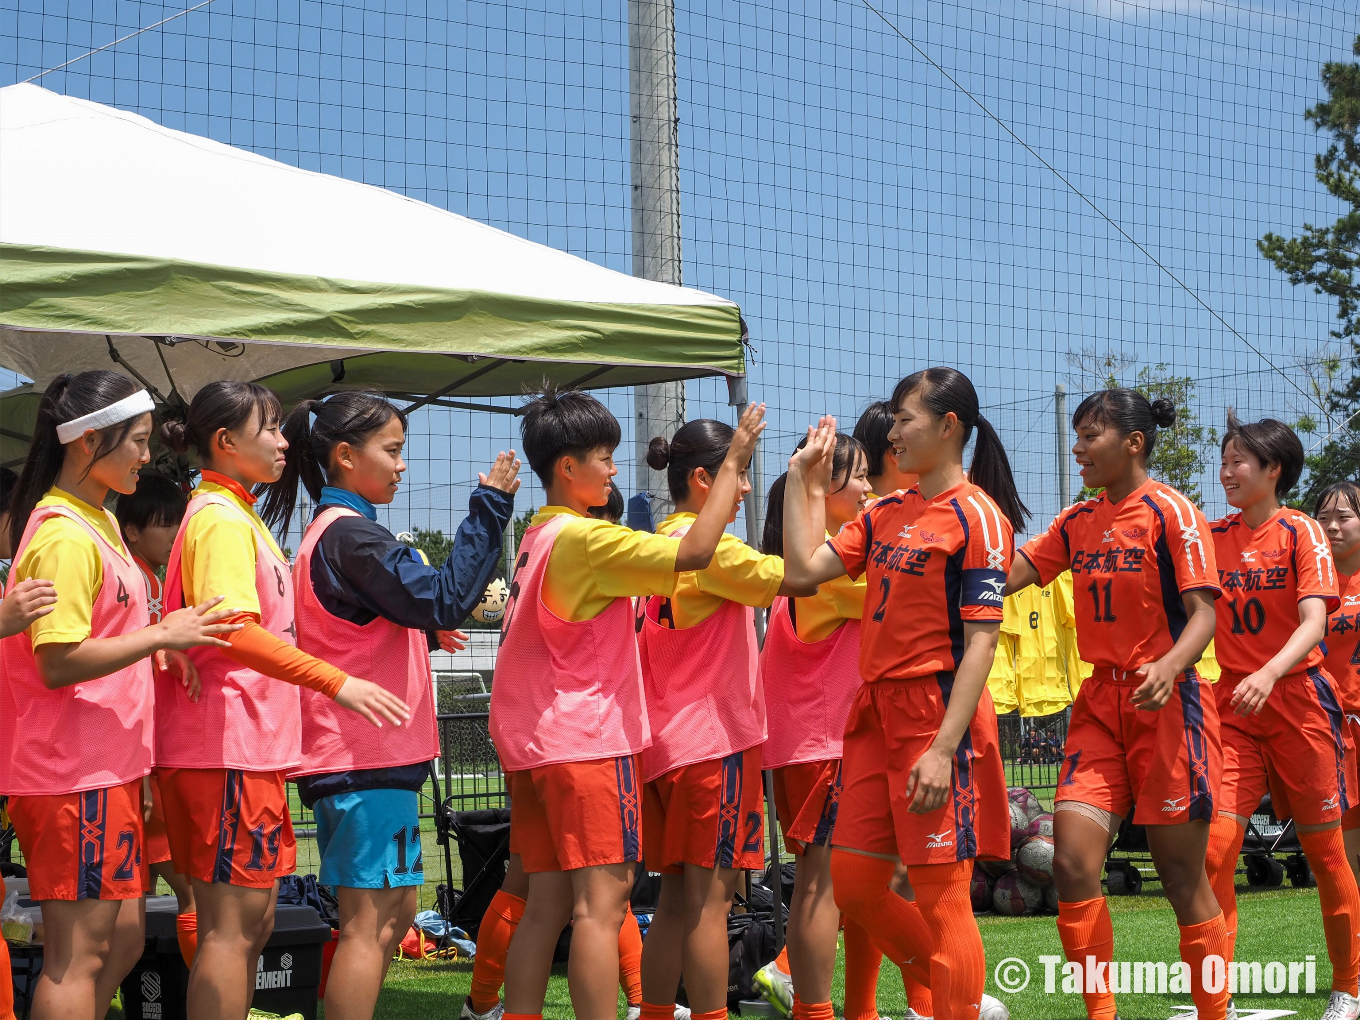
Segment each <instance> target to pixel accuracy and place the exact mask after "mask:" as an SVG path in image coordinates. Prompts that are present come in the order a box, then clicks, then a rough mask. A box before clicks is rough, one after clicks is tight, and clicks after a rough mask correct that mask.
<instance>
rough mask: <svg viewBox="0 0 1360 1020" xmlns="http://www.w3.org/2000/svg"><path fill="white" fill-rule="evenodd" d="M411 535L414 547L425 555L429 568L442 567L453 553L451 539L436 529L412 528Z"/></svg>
mask: <svg viewBox="0 0 1360 1020" xmlns="http://www.w3.org/2000/svg"><path fill="white" fill-rule="evenodd" d="M411 535H412V537H414V538H415V547H416V548H417V549H419V550H420V551H421V552H423V553H424V554H425V558H426V559H427V560H429V561H430V564H431V566H435V567H442V566H443V565H444V561H445V560H446V559H448V558H449V553H451V552H453V539H451V538H450V537H449V536H448V535H446V534H444V533H443V532H442V531H440V530H439V529H438V528H413V529H412V530H411Z"/></svg>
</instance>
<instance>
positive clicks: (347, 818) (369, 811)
mask: <svg viewBox="0 0 1360 1020" xmlns="http://www.w3.org/2000/svg"><path fill="white" fill-rule="evenodd" d="M313 811H314V813H315V815H316V842H317V847H318V849H319V850H320V851H321V872H320V875H319V876H318V877H319V879H320V881H321V884H322V885H340V886H344V887H345V888H347V889H391V888H395V887H397V886H409V885H423V884H424V883H425V865H424V861H423V860H422V858H421V853H420V798H419V795H418V794H417V793H416V792H415V791H414V790H360V791H359V792H357V793H341V794H337V795H335V796H334V797H322V798H321V799H320V800H319V801H317V802H316V807H315V808H314V809H313Z"/></svg>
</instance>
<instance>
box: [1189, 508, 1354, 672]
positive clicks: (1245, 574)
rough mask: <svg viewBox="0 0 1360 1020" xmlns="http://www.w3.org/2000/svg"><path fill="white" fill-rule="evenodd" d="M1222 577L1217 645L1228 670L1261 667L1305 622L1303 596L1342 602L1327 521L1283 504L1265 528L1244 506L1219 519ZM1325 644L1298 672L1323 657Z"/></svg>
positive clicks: (1329, 606) (1332, 607)
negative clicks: (1245, 514) (1248, 520)
mask: <svg viewBox="0 0 1360 1020" xmlns="http://www.w3.org/2000/svg"><path fill="white" fill-rule="evenodd" d="M1213 536H1214V550H1215V552H1216V553H1217V556H1218V580H1219V585H1220V587H1222V589H1223V598H1221V599H1219V601H1218V604H1217V605H1216V606H1215V607H1214V608H1215V609H1216V610H1217V611H1218V629H1217V630H1216V631H1215V632H1214V645H1215V647H1216V649H1217V651H1218V662H1219V665H1220V666H1222V667H1223V672H1224V673H1225V674H1234V675H1237V676H1247V675H1249V674H1251V673H1255V672H1256V671H1257V670H1258V669H1260V668H1261V667H1262V666H1264V665H1265V664H1266V663H1267V662H1269V661H1270V659H1271V658H1272V657H1273V656H1274V655H1275V653H1276V652H1278V651H1279V650H1280V649H1281V648H1283V647H1284V645H1285V642H1287V641H1288V640H1289V637H1290V635H1291V634H1293V633H1294V631H1295V629H1296V628H1297V627H1298V625H1299V603H1300V602H1302V601H1303V600H1304V599H1313V598H1320V599H1322V600H1323V601H1324V602H1325V604H1326V606H1327V612H1329V613H1331V612H1334V611H1335V610H1336V608H1337V607H1338V606H1339V605H1340V604H1341V599H1340V596H1339V595H1338V594H1337V579H1336V567H1335V566H1334V565H1333V563H1332V550H1331V545H1330V544H1329V543H1328V541H1327V536H1326V535H1325V534H1324V533H1323V531H1322V525H1320V524H1318V522H1317V521H1315V520H1313V519H1312V518H1311V517H1309V516H1308V515H1307V514H1303V513H1300V512H1299V511H1297V510H1292V509H1290V508H1289V507H1280V509H1279V510H1276V511H1275V513H1273V514H1271V515H1270V517H1269V519H1267V520H1266V522H1265V523H1264V524H1262V525H1261V526H1260V527H1259V528H1255V529H1253V528H1249V527H1247V525H1246V524H1244V523H1243V522H1242V515H1241V513H1233V514H1229V515H1228V516H1227V517H1224V518H1223V519H1222V520H1218V521H1215V522H1214V524H1213ZM1324 654H1325V651H1324V649H1323V647H1322V646H1321V645H1317V646H1315V647H1313V648H1312V649H1311V650H1309V652H1308V655H1307V656H1306V657H1305V658H1304V660H1303V661H1302V662H1300V663H1299V664H1298V665H1297V666H1295V667H1294V669H1293V670H1292V671H1291V672H1296V673H1297V672H1302V671H1304V670H1309V669H1313V668H1314V667H1316V666H1320V665H1321V664H1322V659H1323V656H1324Z"/></svg>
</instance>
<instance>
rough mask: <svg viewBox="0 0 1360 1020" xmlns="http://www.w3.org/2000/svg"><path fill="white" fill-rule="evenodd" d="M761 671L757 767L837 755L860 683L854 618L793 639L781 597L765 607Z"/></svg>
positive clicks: (824, 759)
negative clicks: (764, 732)
mask: <svg viewBox="0 0 1360 1020" xmlns="http://www.w3.org/2000/svg"><path fill="white" fill-rule="evenodd" d="M760 675H761V679H762V683H763V684H764V686H765V711H766V712H767V714H768V717H769V730H770V739H769V740H767V741H765V744H764V746H763V747H761V749H760V763H761V768H766V769H777V768H780V767H782V766H784V765H795V764H798V763H799V762H809V761H830V760H831V759H833V758H839V757H840V756H841V747H842V745H843V742H844V740H845V720H846V717H847V716H849V714H850V703H851V702H852V701H853V700H854V698H855V692H856V691H858V690H859V685H860V683H861V680H860V676H859V621H858V620H846V621H845V622H844V623H843V624H841V625H840V626H839V627H837V628H836V630H835V631H833V632H832V633H831V634H829V635H827V636H826V637H824V638H822V640H820V641H813V642H811V643H809V642H806V641H803V640H802V639H801V638H799V637H798V632H797V631H796V630H795V629H794V626H793V617H792V616H790V615H789V599H788V598H786V597H784V596H782V595H781V596H780V597H779V598H777V599H775V600H774V606H773V607H772V608H771V610H770V626H769V629H768V630H767V631H766V632H765V647H764V648H762V649H761V651H760Z"/></svg>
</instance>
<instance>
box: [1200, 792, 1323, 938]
mask: <svg viewBox="0 0 1360 1020" xmlns="http://www.w3.org/2000/svg"><path fill="white" fill-rule="evenodd" d="M1246 835H1247V834H1246V831H1245V830H1244V829H1243V828H1242V826H1240V825H1238V824H1237V823H1236V822H1235V821H1233V820H1232V819H1231V818H1228V817H1226V816H1225V815H1217V816H1215V817H1214V820H1213V823H1212V824H1211V825H1210V826H1209V849H1208V852H1207V853H1205V855H1204V871H1205V874H1207V875H1208V876H1209V884H1210V885H1211V886H1213V890H1214V899H1216V900H1218V905H1219V907H1220V908H1221V909H1222V910H1223V924H1224V926H1225V927H1226V928H1227V930H1228V955H1227V956H1225V957H1224V958H1223V959H1224V961H1225V962H1226V961H1229V960H1231V959H1232V958H1233V956H1232V954H1233V950H1234V948H1235V947H1236V945H1237V887H1236V882H1237V858H1238V855H1239V854H1241V852H1242V840H1243V839H1244V838H1245V837H1246ZM1341 857H1342V863H1343V864H1344V863H1345V857H1346V854H1345V851H1344V850H1343V851H1342V854H1341ZM1348 870H1349V866H1348Z"/></svg>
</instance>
